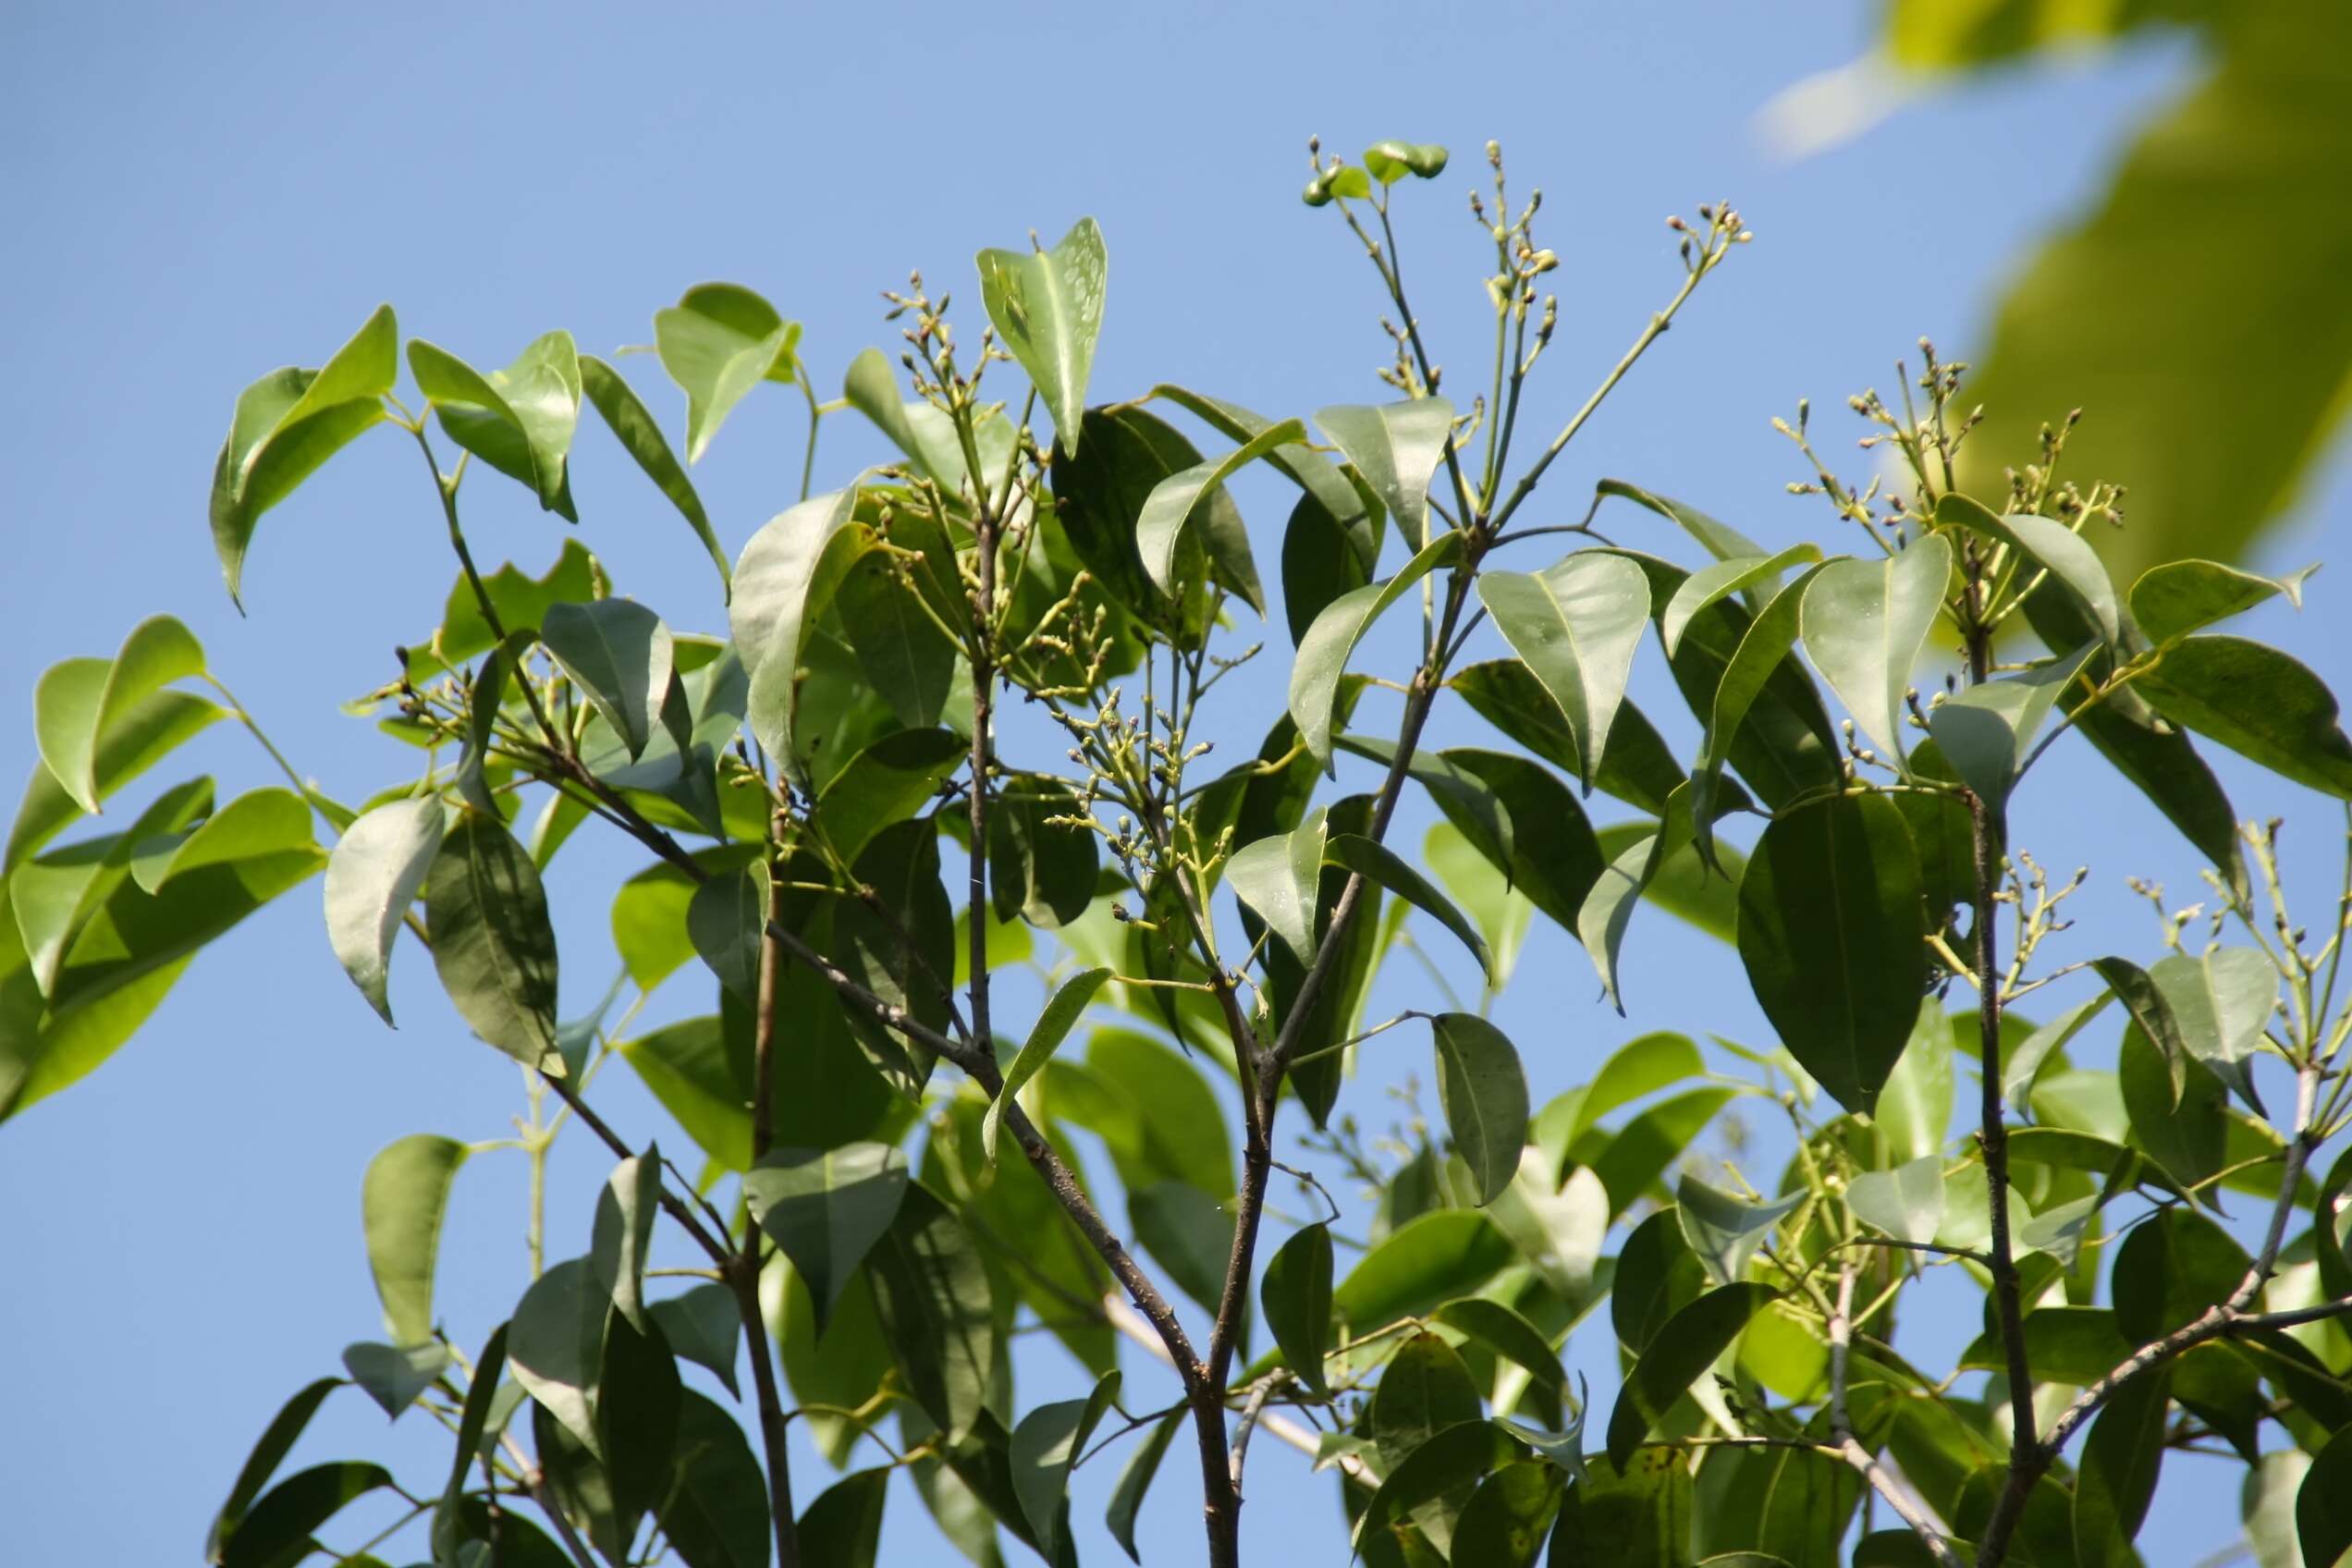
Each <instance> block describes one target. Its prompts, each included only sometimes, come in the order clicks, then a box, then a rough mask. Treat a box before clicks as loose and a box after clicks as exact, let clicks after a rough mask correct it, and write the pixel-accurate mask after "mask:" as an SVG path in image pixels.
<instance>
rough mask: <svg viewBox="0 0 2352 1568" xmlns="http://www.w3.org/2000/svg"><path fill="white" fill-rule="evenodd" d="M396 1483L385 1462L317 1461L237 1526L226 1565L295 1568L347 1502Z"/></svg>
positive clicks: (257, 1505)
mask: <svg viewBox="0 0 2352 1568" xmlns="http://www.w3.org/2000/svg"><path fill="white" fill-rule="evenodd" d="M392 1484H393V1482H392V1474H391V1472H390V1471H388V1470H386V1469H385V1468H384V1466H382V1465H381V1464H363V1463H361V1461H358V1460H346V1461H343V1462H342V1463H340V1464H319V1465H313V1466H312V1468H310V1469H308V1470H301V1471H298V1472H296V1473H295V1474H294V1475H292V1476H288V1477H287V1478H286V1479H285V1480H283V1481H280V1482H279V1483H278V1484H277V1485H276V1487H273V1488H271V1489H270V1490H269V1492H268V1493H267V1494H266V1495H264V1496H263V1498H262V1500H261V1501H258V1502H256V1503H255V1504H253V1507H252V1509H251V1512H250V1513H247V1514H246V1515H245V1517H244V1518H243V1519H241V1520H239V1522H238V1524H237V1527H236V1528H235V1529H234V1530H232V1531H230V1532H229V1535H228V1539H227V1542H226V1543H225V1544H224V1545H223V1547H222V1550H221V1555H220V1562H221V1564H222V1568H294V1564H296V1563H298V1562H301V1561H302V1560H303V1559H304V1558H306V1557H308V1556H310V1555H311V1550H312V1547H311V1533H312V1531H314V1530H316V1529H317V1528H318V1527H319V1526H320V1525H324V1524H325V1523H326V1522H327V1521H328V1520H330V1519H332V1518H334V1517H335V1516H336V1515H337V1513H341V1512H342V1511H343V1509H344V1507H345V1505H346V1504H349V1503H350V1502H353V1501H357V1500H358V1499H360V1498H362V1497H365V1496H366V1495H367V1494H368V1493H370V1492H372V1491H377V1490H381V1489H383V1488H388V1487H390V1486H391V1485H392Z"/></svg>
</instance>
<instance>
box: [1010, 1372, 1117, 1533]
mask: <svg viewBox="0 0 2352 1568" xmlns="http://www.w3.org/2000/svg"><path fill="white" fill-rule="evenodd" d="M1118 1400H1119V1374H1118V1373H1117V1372H1108V1373H1105V1374H1104V1375H1103V1377H1102V1378H1101V1380H1100V1381H1098V1382H1096V1385H1095V1388H1094V1391H1093V1392H1092V1393H1090V1394H1088V1395H1087V1396H1086V1397H1085V1398H1084V1399H1072V1400H1060V1401H1057V1402H1055V1403H1050V1404H1041V1405H1039V1406H1037V1407H1036V1408H1035V1410H1032V1411H1031V1412H1029V1414H1028V1415H1023V1417H1022V1418H1021V1420H1020V1423H1019V1424H1018V1425H1016V1426H1015V1427H1013V1429H1012V1443H1011V1455H1010V1457H1011V1462H1012V1489H1013V1495H1014V1496H1016V1497H1018V1498H1019V1499H1020V1500H1021V1511H1022V1513H1023V1514H1025V1515H1026V1516H1027V1518H1028V1520H1029V1527H1030V1529H1031V1530H1033V1531H1035V1534H1036V1537H1037V1544H1038V1545H1039V1547H1040V1548H1041V1549H1043V1550H1044V1553H1045V1556H1046V1560H1047V1562H1052V1561H1054V1560H1055V1558H1056V1557H1057V1556H1058V1555H1059V1554H1060V1541H1061V1538H1062V1537H1063V1535H1064V1534H1065V1533H1066V1526H1067V1522H1068V1520H1069V1516H1070V1513H1069V1508H1070V1505H1069V1499H1068V1496H1067V1492H1068V1489H1069V1484H1070V1470H1071V1466H1072V1465H1073V1464H1076V1463H1077V1462H1078V1458H1079V1456H1080V1455H1081V1454H1083V1453H1084V1452H1085V1451H1086V1440H1087V1439H1089V1438H1090V1437H1092V1436H1093V1435H1094V1430H1095V1427H1096V1426H1098V1425H1099V1424H1100V1423H1101V1421H1102V1418H1103V1416H1104V1415H1106V1414H1108V1413H1109V1410H1110V1409H1111V1407H1112V1406H1113V1405H1114V1404H1116V1403H1118Z"/></svg>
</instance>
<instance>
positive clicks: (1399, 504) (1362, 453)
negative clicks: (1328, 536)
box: [1293, 397, 1453, 729]
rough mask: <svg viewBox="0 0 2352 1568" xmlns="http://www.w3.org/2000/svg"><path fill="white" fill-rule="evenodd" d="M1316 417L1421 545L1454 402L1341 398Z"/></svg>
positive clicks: (1415, 543)
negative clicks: (1371, 402) (1374, 401)
mask: <svg viewBox="0 0 2352 1568" xmlns="http://www.w3.org/2000/svg"><path fill="white" fill-rule="evenodd" d="M1315 423H1316V424H1317V426H1318V427H1319V428H1320V429H1321V430H1322V432H1323V434H1324V435H1327V436H1329V437H1330V440H1331V445H1333V446H1335V447H1338V448H1339V449H1340V450H1341V453H1342V454H1344V455H1345V456H1346V458H1347V460H1348V461H1349V462H1351V463H1354V465H1355V472H1357V473H1358V474H1360V475H1362V476H1363V479H1364V482H1365V484H1367V485H1369V486H1370V487H1371V490H1372V494H1373V495H1375V496H1378V497H1379V499H1380V504H1381V505H1382V506H1384V507H1386V508H1388V509H1389V511H1390V515H1392V516H1394V517H1395V519H1396V520H1397V526H1398V527H1399V528H1400V529H1402V530H1403V533H1404V537H1405V540H1406V542H1407V543H1409V544H1410V545H1412V546H1413V547H1414V549H1415V550H1416V551H1421V550H1426V549H1427V547H1428V545H1429V544H1430V537H1429V481H1430V479H1431V478H1432V477H1433V476H1434V475H1435V474H1436V473H1437V472H1438V464H1439V460H1440V459H1443V458H1444V456H1445V449H1446V444H1447V443H1448V442H1450V441H1452V439H1453V404H1452V402H1450V401H1448V400H1447V399H1446V398H1439V397H1428V398H1406V399H1405V400H1404V401H1403V402H1400V403H1381V404H1378V405H1377V406H1371V405H1364V404H1340V405H1334V406H1333V407H1331V408H1328V409H1318V410H1316V413H1315ZM1293 711H1295V710H1293ZM1301 728H1302V729H1304V728H1305V726H1303V725H1302V726H1301Z"/></svg>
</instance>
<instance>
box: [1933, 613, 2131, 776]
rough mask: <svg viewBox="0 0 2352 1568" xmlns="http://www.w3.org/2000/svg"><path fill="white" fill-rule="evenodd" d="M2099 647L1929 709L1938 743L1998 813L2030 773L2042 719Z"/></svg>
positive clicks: (2082, 649) (2089, 647)
mask: <svg viewBox="0 0 2352 1568" xmlns="http://www.w3.org/2000/svg"><path fill="white" fill-rule="evenodd" d="M2097 651H2098V650H2097V646H2096V644H2092V643H2085V644H2084V645H2083V646H2081V647H2079V648H2077V649H2076V650H2075V651H2074V652H2073V653H2071V654H2066V655H2061V656H2060V657H2058V658H2055V659H2052V660H2051V661H2050V662H2049V663H2048V664H2045V665H2041V666H2040V667H2038V668H2033V669H2029V670H2027V671H2025V672H2024V673H2023V674H2019V675H2012V676H2009V677H2006V678H2005V679H2003V680H1988V681H1985V682H1984V683H1983V684H1981V685H1978V686H1970V687H1966V688H1965V689H1964V690H1962V691H1960V692H1955V693H1954V694H1953V695H1952V696H1950V697H1947V698H1945V699H1944V700H1943V701H1942V702H1941V703H1939V704H1936V705H1935V706H1934V707H1933V708H1931V709H1929V713H1928V730H1929V733H1930V734H1931V735H1933V736H1934V737H1935V742H1936V745H1937V746H1938V747H1939V748H1940V749H1941V750H1942V753H1943V754H1944V757H1945V759H1946V760H1947V761H1949V762H1950V763H1951V764H1952V766H1953V770H1954V772H1956V773H1957V774H1959V776H1960V781H1961V782H1962V783H1963V784H1966V786H1968V788H1969V789H1971V790H1975V791H1976V792H1977V794H1978V796H1979V797H1981V798H1982V799H1983V801H1984V802H1985V803H1986V804H1987V805H1988V806H1989V807H1991V809H1992V811H1993V812H1994V813H1996V814H2002V813H2005V812H2006V811H2007V810H2008V806H2009V791H2010V790H2011V789H2012V788H2013V787H2014V786H2015V784H2016V782H2017V780H2018V778H2020V777H2021V776H2022V775H2023V774H2024V772H2025V767H2026V764H2027V760H2028V759H2029V758H2030V757H2031V755H2032V753H2033V739H2034V736H2035V735H2036V734H2038V733H2039V732H2040V729H2041V724H2042V720H2044V719H2046V718H2048V717H2050V710H2051V709H2052V707H2053V706H2055V705H2056V704H2057V702H2058V699H2059V696H2060V695H2061V694H2062V693H2064V692H2065V691H2066V690H2067V689H2068V688H2069V687H2070V686H2071V685H2072V684H2073V682H2074V680H2075V678H2076V675H2078V674H2079V673H2080V672H2081V670H2082V668H2083V666H2084V665H2085V664H2086V663H2088V662H2089V658H2090V655H2092V654H2093V653H2095V652H2097Z"/></svg>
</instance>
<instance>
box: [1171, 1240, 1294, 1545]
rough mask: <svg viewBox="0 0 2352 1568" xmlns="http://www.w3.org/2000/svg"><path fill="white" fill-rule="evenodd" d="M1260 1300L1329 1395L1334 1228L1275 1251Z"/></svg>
mask: <svg viewBox="0 0 2352 1568" xmlns="http://www.w3.org/2000/svg"><path fill="white" fill-rule="evenodd" d="M1257 1300H1258V1305H1259V1306H1260V1307H1261V1308H1263V1309H1264V1311H1265V1314H1266V1326H1267V1328H1268V1329H1271V1330H1272V1331H1273V1334H1274V1342H1275V1343H1276V1344H1277V1345H1280V1347H1281V1350H1282V1359H1283V1360H1284V1361H1287V1362H1288V1363H1290V1366H1291V1370H1292V1372H1293V1373H1295V1374H1296V1375H1297V1377H1298V1379H1299V1381H1300V1382H1301V1383H1303V1384H1304V1385H1305V1387H1306V1388H1307V1389H1308V1390H1311V1391H1313V1392H1315V1393H1317V1394H1321V1393H1325V1392H1327V1391H1328V1390H1329V1386H1330V1385H1329V1383H1328V1382H1327V1381H1326V1380H1325V1378H1324V1376H1323V1357H1324V1354H1325V1353H1326V1352H1327V1351H1329V1348H1330V1344H1331V1231H1330V1227H1329V1226H1328V1225H1305V1226H1302V1227H1300V1228H1299V1229H1298V1230H1297V1231H1293V1232H1292V1235H1291V1239H1290V1240H1289V1241H1287V1242H1284V1243H1282V1244H1281V1246H1280V1247H1279V1248H1277V1249H1276V1250H1275V1253H1274V1256H1272V1257H1270V1258H1268V1259H1267V1261H1266V1273H1265V1277H1264V1278H1263V1279H1261V1280H1259V1281H1258V1286H1257ZM1130 1550H1131V1552H1132V1550H1133V1549H1132V1548H1131V1549H1130Z"/></svg>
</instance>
